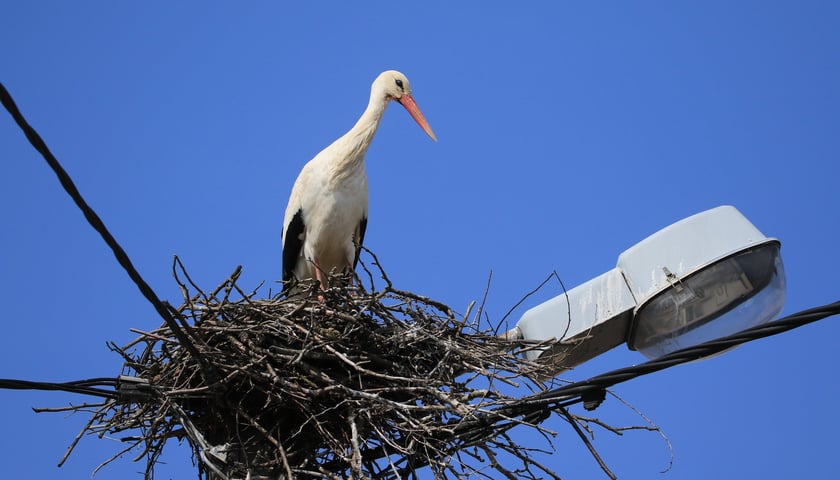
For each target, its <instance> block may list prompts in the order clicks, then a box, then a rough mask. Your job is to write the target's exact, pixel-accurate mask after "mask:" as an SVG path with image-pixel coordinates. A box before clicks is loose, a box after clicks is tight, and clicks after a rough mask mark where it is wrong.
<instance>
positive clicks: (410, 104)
mask: <svg viewBox="0 0 840 480" xmlns="http://www.w3.org/2000/svg"><path fill="white" fill-rule="evenodd" d="M397 101H398V102H400V105H402V106H403V107H405V109H406V110H408V113H409V114H410V115H411V118H413V119H414V121H415V122H417V125H420V128H422V129H423V131H424V132H426V134H427V135H429V136H430V137H432V140H434V141H436V142H437V137H436V136H435V132H433V131H432V127H430V126H429V122H427V121H426V117H424V116H423V112H421V111H420V107H418V106H417V102H415V101H414V98H412V96H411V95H403V96H402V97H400V98H398V99H397Z"/></svg>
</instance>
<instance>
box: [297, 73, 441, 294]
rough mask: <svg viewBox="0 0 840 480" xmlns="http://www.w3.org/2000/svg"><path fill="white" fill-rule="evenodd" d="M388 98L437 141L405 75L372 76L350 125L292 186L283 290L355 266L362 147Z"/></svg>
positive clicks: (364, 207)
mask: <svg viewBox="0 0 840 480" xmlns="http://www.w3.org/2000/svg"><path fill="white" fill-rule="evenodd" d="M391 100H396V101H397V102H399V103H400V104H401V105H402V106H403V107H405V109H406V110H408V113H409V114H411V116H412V118H414V120H415V121H416V122H417V124H418V125H420V127H421V128H423V130H424V131H425V132H426V133H427V134H428V135H429V136H430V137H431V138H432V140H434V141H437V138H436V137H435V134H434V132H432V129H431V127H429V123H428V122H427V121H426V119H425V118H424V117H423V114H422V113H421V112H420V108H419V107H417V103H415V101H414V98H412V96H411V87H409V85H408V79H407V78H406V77H405V75H403V74H402V73H400V72H397V71H395V70H388V71H386V72H382V73H381V74H380V75H379V76H378V77H376V80H374V81H373V85H372V86H371V88H370V101H369V102H368V106H367V108H366V109H365V111H364V113H363V114H362V116H361V117H360V118H359V120H358V121H357V122H356V124H355V125H353V128H351V129H350V131H349V132H347V133H345V134H344V135H343V136H341V138H339V139H338V140H336V141H334V142H333V143H332V144H331V145H330V146H328V147H327V148H325V149H323V150H321V152H320V153H318V155H315V158H313V159H312V160H310V161H309V162H307V164H306V165H304V166H303V169H302V170H301V171H300V174H298V177H297V180H295V184H294V186H292V193H291V195H290V196H289V204H288V206H286V215H285V216H284V218H283V232H282V237H283V291H284V292H288V290H289V288H290V287H291V285H292V284H293V283H294V281H295V280H298V281H300V280H304V279H311V278H315V279H317V280H318V282H320V285H321V288H322V289H323V288H327V287H328V286H329V285H328V284H327V278H328V275H329V274H331V273H334V272H350V271H352V269H354V268H355V267H356V263H357V262H358V261H359V246H361V244H362V241H364V238H365V228H366V227H367V215H368V186H367V174H366V173H365V153H366V152H367V149H368V146H370V142H371V141H372V140H373V135H374V134H375V133H376V129H377V128H378V127H379V122H380V121H381V120H382V114H383V113H385V108H386V107H387V106H388V103H389V102H390V101H391Z"/></svg>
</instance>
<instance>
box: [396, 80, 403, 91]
mask: <svg viewBox="0 0 840 480" xmlns="http://www.w3.org/2000/svg"><path fill="white" fill-rule="evenodd" d="M396 83H397V86H398V87H400V90H403V83H402V80H400V79H399V78H398V79H397V80H396Z"/></svg>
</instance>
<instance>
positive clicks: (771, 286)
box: [512, 206, 785, 373]
mask: <svg viewBox="0 0 840 480" xmlns="http://www.w3.org/2000/svg"><path fill="white" fill-rule="evenodd" d="M780 247H781V243H780V242H779V241H778V240H776V239H774V238H767V237H765V236H764V235H763V234H762V233H761V232H760V231H759V230H758V229H757V228H755V226H753V224H752V223H750V222H749V220H747V219H746V217H744V216H743V215H742V214H741V213H740V212H739V211H738V210H737V209H735V208H734V207H731V206H722V207H717V208H713V209H711V210H707V211H705V212H701V213H698V214H696V215H693V216H691V217H688V218H685V219H683V220H680V221H679V222H677V223H674V224H672V225H670V226H668V227H666V228H663V229H662V230H660V231H658V232H656V233H655V234H653V235H651V236H650V237H648V238H646V239H644V240H642V241H641V242H639V243H637V244H636V245H634V246H632V247H630V248H629V249H627V250H625V251H624V252H623V253H622V254H621V255H619V257H618V263H617V265H616V267H615V268H614V269H612V270H610V271H608V272H606V273H604V274H601V275H599V276H597V277H595V278H593V279H592V280H589V281H588V282H586V283H584V284H582V285H579V286H577V287H575V288H573V289H571V290H569V291H568V292H567V293H564V294H562V295H559V296H557V297H555V298H553V299H551V300H548V301H547V302H545V303H542V304H540V305H538V306H536V307H534V308H532V309H530V310H528V311H527V312H525V314H524V315H522V318H521V319H520V320H519V322H518V323H517V325H516V328H515V329H514V332H512V333H513V334H514V335H515V336H518V337H521V338H524V339H526V340H538V341H547V340H548V341H550V343H549V344H548V345H547V346H545V347H543V348H541V349H538V350H533V351H529V352H527V353H526V355H527V356H528V358H529V359H531V360H537V359H538V360H539V361H540V362H546V363H550V364H552V365H554V366H555V367H556V368H557V372H558V373H559V372H560V371H562V370H565V369H568V368H572V367H574V366H576V365H579V364H581V363H583V362H585V361H587V360H589V359H591V358H594V357H596V356H597V355H600V354H601V353H604V352H606V351H607V350H610V349H612V348H614V347H616V346H618V345H619V344H621V343H624V342H626V343H627V346H628V347H629V348H630V349H632V350H638V351H639V352H641V353H642V354H644V355H645V356H647V357H648V358H656V357H659V356H662V355H665V354H667V353H670V352H673V351H675V350H679V349H681V348H685V347H689V346H693V345H697V344H700V343H703V342H705V341H708V340H712V339H715V338H720V337H723V336H726V335H730V334H732V333H735V332H739V331H741V330H744V329H746V328H749V327H752V326H755V325H759V324H761V323H765V322H768V321H770V320H772V319H773V318H775V317H776V316H777V315H778V314H779V312H780V311H781V310H782V306H783V305H784V301H785V274H784V268H783V265H782V258H781V256H780V254H779V249H780Z"/></svg>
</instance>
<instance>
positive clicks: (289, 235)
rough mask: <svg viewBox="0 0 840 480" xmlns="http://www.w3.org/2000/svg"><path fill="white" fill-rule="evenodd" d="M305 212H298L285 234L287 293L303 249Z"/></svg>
mask: <svg viewBox="0 0 840 480" xmlns="http://www.w3.org/2000/svg"><path fill="white" fill-rule="evenodd" d="M303 229H304V224H303V210H298V211H297V213H295V215H294V216H293V217H292V221H291V222H289V226H288V227H286V231H285V232H283V291H284V292H285V291H287V290H288V289H289V288H290V287H291V285H292V280H294V277H295V266H296V265H297V262H298V258H299V257H300V249H301V248H303V241H302V240H301V237H302V236H303Z"/></svg>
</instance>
